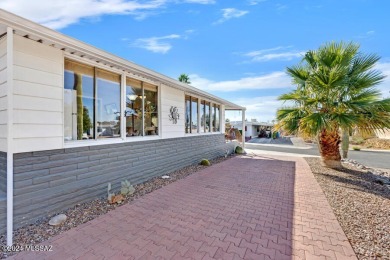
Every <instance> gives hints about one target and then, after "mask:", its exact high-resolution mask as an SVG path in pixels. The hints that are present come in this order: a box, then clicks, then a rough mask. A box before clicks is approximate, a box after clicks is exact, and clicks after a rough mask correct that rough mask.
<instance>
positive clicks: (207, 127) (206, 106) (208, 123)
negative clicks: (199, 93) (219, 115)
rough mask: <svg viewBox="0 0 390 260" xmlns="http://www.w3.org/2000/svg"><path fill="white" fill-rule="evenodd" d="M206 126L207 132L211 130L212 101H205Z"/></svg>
mask: <svg viewBox="0 0 390 260" xmlns="http://www.w3.org/2000/svg"><path fill="white" fill-rule="evenodd" d="M204 114H205V128H204V131H205V132H206V133H208V132H211V125H210V115H211V109H210V102H205V112H204Z"/></svg>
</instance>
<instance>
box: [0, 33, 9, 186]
mask: <svg viewBox="0 0 390 260" xmlns="http://www.w3.org/2000/svg"><path fill="white" fill-rule="evenodd" d="M7 105H8V102H7V36H4V37H3V38H1V39H0V151H2V152H6V151H7V132H8V131H7ZM0 185H1V184H0Z"/></svg>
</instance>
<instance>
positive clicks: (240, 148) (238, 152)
mask: <svg viewBox="0 0 390 260" xmlns="http://www.w3.org/2000/svg"><path fill="white" fill-rule="evenodd" d="M235 152H236V154H244V153H245V150H244V149H243V148H242V147H241V146H237V147H236V150H235Z"/></svg>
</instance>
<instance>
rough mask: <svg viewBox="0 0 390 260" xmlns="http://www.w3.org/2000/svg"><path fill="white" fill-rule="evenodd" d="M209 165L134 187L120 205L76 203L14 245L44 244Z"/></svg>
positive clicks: (21, 232) (27, 230) (20, 233)
mask: <svg viewBox="0 0 390 260" xmlns="http://www.w3.org/2000/svg"><path fill="white" fill-rule="evenodd" d="M234 156H235V155H234V154H233V155H230V156H229V157H227V158H225V157H220V158H217V159H214V160H211V161H210V163H211V165H213V164H217V163H220V162H222V161H224V160H227V159H229V158H232V157H234ZM206 167H207V166H202V165H191V166H187V167H185V168H182V169H180V170H177V171H175V172H172V173H170V174H167V175H168V176H170V178H169V179H162V178H161V177H155V178H152V179H150V180H149V181H147V182H144V183H141V184H138V185H134V188H135V192H134V194H132V195H129V196H126V197H125V200H124V201H123V202H122V203H121V204H114V205H113V204H109V203H108V202H107V198H105V197H104V198H98V199H96V200H93V201H90V202H87V203H82V204H77V205H76V206H74V207H73V208H70V209H67V210H64V211H61V212H56V213H55V214H52V215H49V216H47V217H44V218H42V219H40V220H38V221H37V222H35V223H34V224H31V225H28V226H25V227H21V228H19V229H17V230H16V231H14V245H19V246H25V245H37V244H39V243H41V242H43V241H46V240H48V239H49V238H51V237H54V236H56V235H59V234H61V233H63V232H65V231H67V230H69V229H71V228H74V227H77V226H78V225H80V224H83V223H85V222H88V221H90V220H92V219H95V218H97V217H98V216H100V215H103V214H105V213H107V212H109V211H111V210H113V209H115V208H116V207H120V206H121V205H123V204H125V203H131V201H133V200H135V199H137V198H139V197H142V196H143V195H145V194H147V193H150V192H152V191H154V190H157V189H160V188H161V187H163V186H165V185H168V184H170V183H172V182H175V181H177V180H180V179H183V178H185V177H187V176H188V175H191V174H193V173H195V172H197V171H199V170H202V169H204V168H206ZM61 213H63V214H65V215H67V217H68V218H67V220H66V222H65V223H64V224H62V225H60V226H57V227H53V226H50V225H49V224H48V222H49V220H50V218H51V217H53V216H55V215H58V214H61ZM5 244H6V237H5V234H3V235H1V236H0V246H4V245H5ZM10 255H11V254H10V253H6V252H4V251H0V259H4V258H6V257H7V256H10Z"/></svg>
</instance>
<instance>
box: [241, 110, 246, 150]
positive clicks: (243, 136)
mask: <svg viewBox="0 0 390 260" xmlns="http://www.w3.org/2000/svg"><path fill="white" fill-rule="evenodd" d="M245 110H246V109H245V108H243V109H242V136H241V137H242V148H245Z"/></svg>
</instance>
